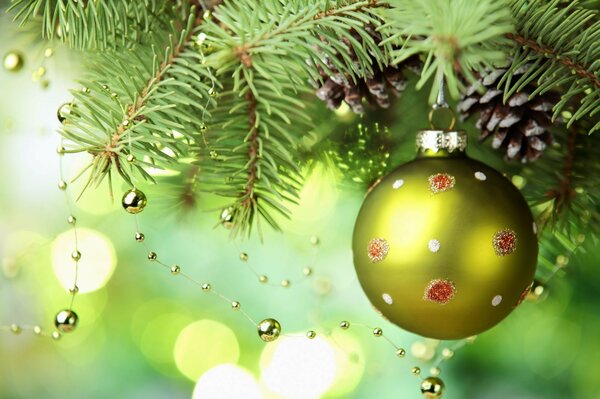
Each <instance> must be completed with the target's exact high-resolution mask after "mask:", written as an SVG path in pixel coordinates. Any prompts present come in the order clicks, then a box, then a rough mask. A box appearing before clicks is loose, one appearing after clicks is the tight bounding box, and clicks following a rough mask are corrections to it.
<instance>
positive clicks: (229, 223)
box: [221, 206, 236, 229]
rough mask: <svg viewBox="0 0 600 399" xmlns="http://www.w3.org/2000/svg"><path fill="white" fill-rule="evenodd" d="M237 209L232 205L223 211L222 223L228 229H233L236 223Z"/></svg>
mask: <svg viewBox="0 0 600 399" xmlns="http://www.w3.org/2000/svg"><path fill="white" fill-rule="evenodd" d="M235 214H236V209H235V208H234V207H232V206H229V207H227V208H224V209H223V210H222V211H221V224H222V225H223V227H225V228H226V229H231V228H233V226H234V225H235Z"/></svg>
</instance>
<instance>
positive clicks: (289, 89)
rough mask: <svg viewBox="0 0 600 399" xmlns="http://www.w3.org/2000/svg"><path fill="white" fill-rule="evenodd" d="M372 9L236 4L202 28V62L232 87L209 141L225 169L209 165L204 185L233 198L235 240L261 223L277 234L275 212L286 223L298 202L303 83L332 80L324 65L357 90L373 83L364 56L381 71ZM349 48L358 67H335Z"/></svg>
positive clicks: (346, 61) (301, 1)
mask: <svg viewBox="0 0 600 399" xmlns="http://www.w3.org/2000/svg"><path fill="white" fill-rule="evenodd" d="M377 6H378V2H376V1H348V2H346V1H318V2H314V1H307V0H295V1H283V0H266V1H262V2H260V3H259V4H257V3H256V2H255V1H251V0H241V1H237V2H229V3H225V4H224V5H222V6H221V7H219V8H218V9H217V10H216V12H215V20H214V21H212V22H211V23H208V24H207V25H206V27H205V30H204V33H206V35H207V46H208V47H209V48H210V49H211V51H212V53H211V54H210V55H209V56H208V57H207V62H208V64H209V65H213V66H214V67H215V69H216V73H217V75H218V76H219V77H221V78H222V79H226V78H231V84H230V85H229V86H228V87H227V91H226V92H225V93H224V94H223V95H222V96H221V97H220V98H219V102H220V104H219V107H220V109H221V112H219V113H215V118H214V119H213V122H212V125H213V126H214V127H215V128H214V129H211V133H212V134H211V135H210V137H211V138H213V139H214V140H216V142H217V145H218V149H217V150H216V151H217V153H218V154H219V158H220V159H221V160H222V162H220V163H217V164H215V163H210V162H209V164H208V165H207V166H205V173H203V174H201V175H200V176H201V177H202V179H204V180H205V181H208V182H210V183H212V184H214V183H215V182H217V183H218V184H219V185H220V187H219V188H218V189H217V190H216V191H217V193H219V194H221V195H224V196H227V197H232V198H234V203H233V204H232V206H233V208H234V209H236V211H235V214H236V220H235V222H236V223H235V225H234V228H233V234H234V235H236V234H238V233H242V234H244V233H249V232H250V231H251V227H252V225H253V224H254V223H255V222H256V223H257V224H258V225H259V226H260V223H261V220H264V221H266V222H267V223H268V224H269V225H271V226H272V227H274V228H278V224H277V222H276V218H275V217H274V216H273V212H276V213H279V214H281V215H283V216H284V217H288V216H289V210H288V209H287V208H286V203H288V202H295V201H296V200H297V198H298V189H299V187H300V185H301V181H300V175H299V168H298V161H297V159H299V158H300V157H299V152H298V148H297V147H298V145H297V144H298V142H299V141H300V139H301V137H302V136H303V135H304V134H306V132H307V131H308V129H309V126H310V117H309V114H308V113H307V111H306V110H305V109H304V102H303V101H301V100H300V99H299V98H298V97H299V96H301V95H302V93H304V92H306V90H307V89H308V88H309V87H310V86H309V79H320V75H319V74H318V71H317V68H316V67H315V66H316V65H319V66H320V67H321V68H323V69H324V70H326V71H330V68H329V67H328V66H327V62H325V57H328V58H329V60H330V61H332V62H333V63H334V64H335V65H336V68H337V69H338V70H339V71H341V72H342V74H343V76H344V78H345V79H348V80H354V81H356V80H358V79H364V78H365V77H366V76H370V75H372V74H373V64H372V59H371V57H370V55H371V56H373V57H374V59H375V60H376V62H378V63H380V64H385V63H386V62H387V60H388V54H389V47H388V46H381V47H380V46H379V44H378V43H376V42H375V41H374V40H373V38H372V37H371V36H370V35H369V34H368V32H366V30H365V25H368V24H371V25H373V26H376V27H377V26H380V25H381V20H380V18H379V17H378V16H377V14H375V12H374V8H376V7H377ZM250 10H251V11H250ZM249 11H250V12H249ZM351 32H355V33H356V34H358V35H360V36H361V37H362V38H363V39H364V42H363V43H360V42H358V41H357V40H356V39H355V37H354V36H353V35H352V34H351ZM341 39H345V40H343V41H342V40H341ZM347 43H349V44H347ZM348 46H350V47H352V49H353V50H354V52H355V53H356V54H357V59H351V58H350V57H349V56H345V57H343V58H342V59H338V57H337V54H342V55H345V54H348V48H347V47H348ZM219 127H220V128H219ZM215 165H217V166H218V167H215ZM207 172H209V173H207ZM211 172H212V173H211ZM209 187H210V185H209ZM211 190H212V191H214V188H213V189H211Z"/></svg>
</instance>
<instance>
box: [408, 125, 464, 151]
mask: <svg viewBox="0 0 600 399" xmlns="http://www.w3.org/2000/svg"><path fill="white" fill-rule="evenodd" d="M466 148H467V134H466V133H465V132H464V131H462V130H421V131H420V132H419V133H418V134H417V149H418V150H419V153H421V154H425V155H427V154H430V155H443V154H463V153H464V152H465V149H466Z"/></svg>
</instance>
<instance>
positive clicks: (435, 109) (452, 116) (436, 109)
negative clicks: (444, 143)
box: [429, 106, 456, 130]
mask: <svg viewBox="0 0 600 399" xmlns="http://www.w3.org/2000/svg"><path fill="white" fill-rule="evenodd" d="M443 110H445V111H446V112H449V113H450V124H449V125H448V128H447V129H446V130H453V129H454V126H455V125H456V115H455V114H454V111H453V110H452V108H450V107H441V106H437V107H436V106H434V107H433V108H431V110H430V111H429V127H431V129H433V130H436V129H439V128H438V127H437V126H436V125H435V123H434V122H433V117H434V116H435V113H436V112H439V111H443Z"/></svg>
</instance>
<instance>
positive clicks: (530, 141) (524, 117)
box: [457, 64, 559, 163]
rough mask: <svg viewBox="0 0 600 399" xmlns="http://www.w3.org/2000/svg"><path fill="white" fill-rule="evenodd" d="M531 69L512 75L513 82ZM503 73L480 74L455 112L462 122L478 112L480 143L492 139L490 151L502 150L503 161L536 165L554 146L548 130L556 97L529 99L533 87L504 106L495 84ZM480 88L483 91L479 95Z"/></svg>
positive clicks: (547, 96) (511, 98)
mask: <svg viewBox="0 0 600 399" xmlns="http://www.w3.org/2000/svg"><path fill="white" fill-rule="evenodd" d="M530 67H531V64H527V65H525V66H523V67H522V68H519V69H518V70H516V71H515V72H514V74H513V75H514V77H513V80H516V79H518V78H519V75H522V74H523V73H525V72H526V71H527V69H528V68H530ZM505 73H506V69H496V70H493V71H489V72H487V73H485V74H483V75H482V76H481V77H480V78H479V80H478V83H477V84H474V85H472V86H470V87H469V88H468V89H467V92H466V93H465V94H464V95H463V98H462V100H461V101H460V102H459V104H458V107H457V109H458V112H460V114H461V119H462V120H464V119H466V118H468V117H470V116H471V115H473V114H475V113H477V112H480V114H479V120H478V121H477V125H476V126H477V128H479V129H481V138H480V139H481V141H483V140H485V139H487V138H488V137H490V136H493V139H492V147H493V148H496V149H497V148H502V149H503V150H504V151H505V154H506V158H507V159H509V160H513V159H518V160H521V161H522V162H523V163H525V162H528V161H535V160H537V159H538V158H539V157H540V156H541V155H542V152H543V151H544V149H545V148H546V147H547V146H548V145H549V144H552V143H553V142H554V138H553V137H552V133H550V131H549V130H548V128H549V127H550V125H551V124H552V108H553V107H554V105H556V103H557V102H558V100H559V96H558V95H557V94H556V93H552V92H547V93H544V94H538V95H537V96H535V97H533V98H532V99H531V100H530V99H529V96H530V95H531V93H533V91H534V90H535V89H536V87H535V85H534V84H533V83H530V84H528V85H527V86H525V87H524V88H523V89H522V90H521V91H520V92H517V93H515V94H513V95H512V96H511V97H510V98H509V99H508V100H507V101H506V103H504V102H503V91H502V90H500V89H498V88H497V87H498V83H499V82H500V80H501V79H502V77H503V76H504V74H505ZM479 87H482V88H483V89H484V93H483V94H481V93H479V92H478V91H477V89H478V88H479Z"/></svg>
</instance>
